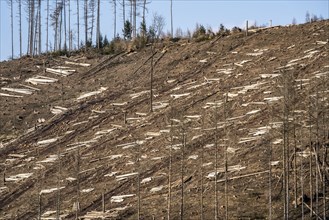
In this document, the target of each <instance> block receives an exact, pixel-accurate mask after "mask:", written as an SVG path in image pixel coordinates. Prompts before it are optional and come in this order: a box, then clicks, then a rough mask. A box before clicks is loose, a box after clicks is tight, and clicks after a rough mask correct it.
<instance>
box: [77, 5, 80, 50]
mask: <svg viewBox="0 0 329 220" xmlns="http://www.w3.org/2000/svg"><path fill="white" fill-rule="evenodd" d="M79 11H80V7H79V1H77V35H78V36H77V37H78V42H77V45H78V50H79V49H80V17H79V14H80V13H79Z"/></svg>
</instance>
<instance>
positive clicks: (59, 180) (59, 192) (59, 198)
mask: <svg viewBox="0 0 329 220" xmlns="http://www.w3.org/2000/svg"><path fill="white" fill-rule="evenodd" d="M57 157H58V171H57V172H58V173H57V196H56V197H57V201H56V219H60V214H61V190H60V187H61V186H60V182H61V172H62V171H61V169H62V168H61V166H62V164H61V152H60V147H59V146H58V149H57Z"/></svg>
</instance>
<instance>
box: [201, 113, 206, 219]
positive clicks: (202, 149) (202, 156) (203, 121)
mask: <svg viewBox="0 0 329 220" xmlns="http://www.w3.org/2000/svg"><path fill="white" fill-rule="evenodd" d="M205 115H206V114H205V112H203V115H202V131H203V132H204V129H205V120H206V119H205ZM203 160H204V146H203V144H202V146H201V156H200V188H201V189H200V191H201V195H200V197H201V198H200V220H203V219H204V218H203Z"/></svg>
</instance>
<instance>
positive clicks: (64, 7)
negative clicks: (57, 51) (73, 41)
mask: <svg viewBox="0 0 329 220" xmlns="http://www.w3.org/2000/svg"><path fill="white" fill-rule="evenodd" d="M63 11H64V51H67V29H66V0H63Z"/></svg>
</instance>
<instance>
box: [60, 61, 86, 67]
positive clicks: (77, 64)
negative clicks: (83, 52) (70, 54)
mask: <svg viewBox="0 0 329 220" xmlns="http://www.w3.org/2000/svg"><path fill="white" fill-rule="evenodd" d="M65 64H69V65H75V66H83V67H88V66H91V64H89V63H75V62H71V61H65Z"/></svg>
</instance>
